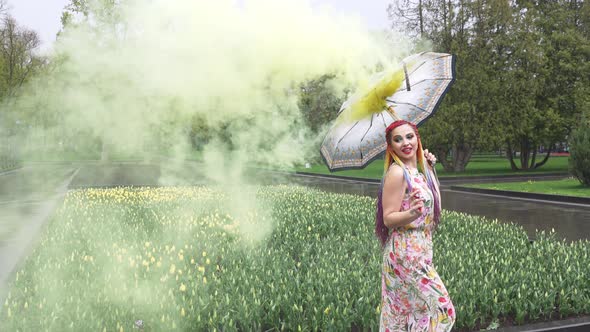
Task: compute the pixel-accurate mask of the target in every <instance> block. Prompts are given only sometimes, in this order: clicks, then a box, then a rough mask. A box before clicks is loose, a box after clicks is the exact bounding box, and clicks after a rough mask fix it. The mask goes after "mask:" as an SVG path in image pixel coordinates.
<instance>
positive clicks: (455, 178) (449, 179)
mask: <svg viewBox="0 0 590 332" xmlns="http://www.w3.org/2000/svg"><path fill="white" fill-rule="evenodd" d="M295 174H297V175H306V176H316V177H323V178H333V179H342V180H351V181H358V182H371V183H381V180H378V179H372V178H359V177H354V176H343V175H332V174H319V173H311V172H300V171H296V172H295ZM569 175H570V174H569V173H563V172H559V173H542V174H507V175H487V176H486V175H481V176H480V175H475V176H443V177H440V176H439V177H438V180H439V181H440V183H441V184H442V183H444V182H454V181H470V180H473V181H478V180H502V179H520V178H522V179H523V180H527V179H535V178H539V179H542V178H552V177H561V176H563V177H567V176H569Z"/></svg>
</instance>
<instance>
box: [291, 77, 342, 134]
mask: <svg viewBox="0 0 590 332" xmlns="http://www.w3.org/2000/svg"><path fill="white" fill-rule="evenodd" d="M333 78H334V77H333V75H324V76H322V77H320V78H317V79H314V80H310V81H308V82H306V83H305V84H303V85H302V86H301V91H300V97H299V108H300V109H301V113H302V114H303V117H304V119H305V124H306V125H307V126H308V127H309V128H310V129H311V131H312V132H313V133H316V134H317V133H318V132H319V131H320V130H321V129H322V127H324V126H325V125H327V124H328V123H330V122H331V121H333V120H334V119H336V116H337V115H338V110H339V109H340V106H341V105H342V103H343V102H344V98H343V96H338V95H337V94H336V92H335V91H334V88H333V87H332V86H331V85H330V83H331V80H332V79H333Z"/></svg>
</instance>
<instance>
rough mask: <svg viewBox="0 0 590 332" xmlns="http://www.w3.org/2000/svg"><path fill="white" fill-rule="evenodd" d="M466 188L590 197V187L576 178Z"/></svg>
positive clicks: (469, 185)
mask: <svg viewBox="0 0 590 332" xmlns="http://www.w3.org/2000/svg"><path fill="white" fill-rule="evenodd" d="M465 186H467V187H473V188H483V189H494V190H510V191H522V192H527V193H539V194H553V195H564V196H580V197H590V187H586V186H583V185H582V184H581V183H580V181H578V180H577V179H575V178H568V179H563V180H555V181H525V182H501V183H483V184H468V185H465Z"/></svg>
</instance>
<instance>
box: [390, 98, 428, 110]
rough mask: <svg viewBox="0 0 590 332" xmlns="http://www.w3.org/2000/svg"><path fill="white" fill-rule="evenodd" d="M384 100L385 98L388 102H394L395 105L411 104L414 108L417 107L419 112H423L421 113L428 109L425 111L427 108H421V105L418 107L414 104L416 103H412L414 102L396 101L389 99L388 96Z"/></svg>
mask: <svg viewBox="0 0 590 332" xmlns="http://www.w3.org/2000/svg"><path fill="white" fill-rule="evenodd" d="M386 100H387V101H388V102H390V103H394V104H397V105H409V106H413V107H415V108H417V109H419V110H420V111H421V112H423V113H428V111H427V110H425V109H423V108H422V107H418V106H416V105H414V104H410V103H401V102H396V101H393V100H391V99H389V98H388V99H386Z"/></svg>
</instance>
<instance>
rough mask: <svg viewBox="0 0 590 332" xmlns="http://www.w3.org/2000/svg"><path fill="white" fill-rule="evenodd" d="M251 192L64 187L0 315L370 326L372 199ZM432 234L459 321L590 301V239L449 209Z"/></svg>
mask: <svg viewBox="0 0 590 332" xmlns="http://www.w3.org/2000/svg"><path fill="white" fill-rule="evenodd" d="M242 189H244V188H242ZM248 194H253V195H254V194H255V195H256V196H257V197H258V200H259V204H258V207H257V208H254V207H252V208H251V209H249V210H245V211H242V212H243V213H230V212H229V211H231V210H230V208H231V207H234V206H235V201H233V200H232V201H229V200H228V198H227V197H226V196H225V195H223V194H222V193H220V192H217V191H213V190H211V189H209V188H206V187H195V188H189V187H184V188H174V187H167V188H115V189H88V190H81V191H73V192H70V193H69V194H68V196H67V197H66V199H65V201H64V205H63V206H62V208H61V209H60V210H59V211H58V213H57V215H56V216H55V218H54V219H53V221H52V222H51V223H50V224H49V225H48V227H47V230H46V232H45V234H44V235H43V236H42V238H41V239H40V243H39V246H38V247H37V248H36V249H35V250H34V252H33V253H32V254H31V256H30V257H29V258H28V259H27V261H26V262H25V263H24V265H23V268H22V270H20V271H19V272H18V273H17V274H16V277H15V280H13V282H12V285H11V288H10V289H9V294H8V296H7V299H6V301H5V302H4V303H0V305H1V307H0V317H1V319H0V322H1V323H0V328H2V330H7V331H17V330H25V331H28V330H50V331H63V330H98V331H102V330H105V329H106V330H131V329H132V327H133V324H134V322H135V321H136V320H138V319H142V320H143V321H144V324H145V327H146V329H149V330H158V331H159V330H166V331H170V330H213V329H218V330H224V331H225V330H227V331H235V330H242V331H243V330H256V331H260V330H270V329H274V330H298V329H301V330H306V331H310V330H338V331H341V330H351V329H356V328H360V329H361V330H366V329H372V330H376V329H377V324H378V317H379V304H380V293H381V292H380V287H381V286H380V279H379V278H380V266H381V259H382V255H381V251H380V248H379V245H378V242H377V241H376V239H375V238H374V236H373V232H372V229H373V222H374V220H373V217H374V212H375V211H374V200H373V199H371V198H369V197H361V196H352V195H342V194H326V193H323V192H321V191H318V190H312V189H306V188H303V187H294V186H272V187H260V188H258V189H257V191H256V192H251V193H250V192H249V193H246V194H244V195H248ZM97 221H100V222H97ZM268 226H270V229H271V230H272V231H271V232H270V233H268V234H267V236H266V237H264V238H262V239H261V238H260V236H258V234H259V233H258V231H259V230H261V229H264V228H266V227H268ZM254 238H257V239H258V240H257V241H256V240H254ZM434 241H435V243H434V261H435V264H436V268H437V271H438V272H439V274H440V275H441V278H442V280H443V281H444V282H445V284H446V286H447V289H448V290H449V293H450V295H451V299H452V300H453V303H454V305H455V308H456V312H457V317H458V320H457V322H456V325H455V328H456V329H461V328H464V329H465V328H468V329H469V330H474V328H475V327H485V326H488V325H493V324H490V323H494V322H498V321H500V322H503V321H504V320H507V319H508V320H512V321H514V320H516V322H517V323H519V324H520V323H524V322H527V321H530V320H535V319H552V318H559V317H567V316H569V315H575V314H584V313H585V314H588V313H590V305H589V303H590V293H589V290H590V287H588V286H589V285H588V279H587V278H585V276H587V275H589V274H590V256H589V255H588V252H589V249H590V243H588V241H580V242H575V243H572V244H566V243H565V242H560V241H557V240H556V239H555V237H554V235H552V234H549V235H546V234H544V233H540V234H538V236H537V240H536V241H535V242H533V243H532V244H531V243H530V242H529V239H528V237H527V235H526V233H525V231H524V230H523V229H522V228H521V227H518V226H515V225H512V224H503V223H498V222H496V221H488V220H485V219H482V218H479V217H473V216H468V215H464V214H459V213H449V212H446V211H445V212H444V213H443V219H442V222H441V225H440V228H439V231H438V232H437V233H436V234H435V237H434Z"/></svg>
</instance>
